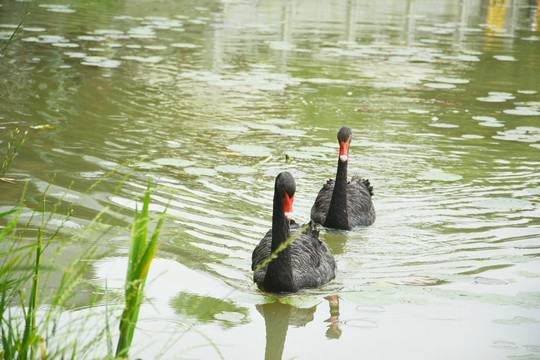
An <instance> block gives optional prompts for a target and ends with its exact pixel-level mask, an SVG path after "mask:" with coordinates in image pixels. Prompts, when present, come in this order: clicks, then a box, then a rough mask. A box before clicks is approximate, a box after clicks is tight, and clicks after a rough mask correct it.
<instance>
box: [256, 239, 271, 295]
mask: <svg viewBox="0 0 540 360" xmlns="http://www.w3.org/2000/svg"><path fill="white" fill-rule="evenodd" d="M271 245H272V229H270V230H268V232H267V233H266V235H264V237H263V238H262V240H261V241H260V242H259V244H258V245H257V246H256V247H255V250H253V254H252V255H251V270H253V271H255V269H257V267H258V266H259V265H260V264H262V263H263V261H265V260H266V259H268V258H269V257H270V253H271V250H270V249H271V248H270V246H271ZM267 267H268V266H265V267H263V268H261V269H260V270H259V271H257V272H256V273H255V274H253V281H254V282H255V283H257V285H259V286H262V284H263V281H264V277H265V276H266V268H267Z"/></svg>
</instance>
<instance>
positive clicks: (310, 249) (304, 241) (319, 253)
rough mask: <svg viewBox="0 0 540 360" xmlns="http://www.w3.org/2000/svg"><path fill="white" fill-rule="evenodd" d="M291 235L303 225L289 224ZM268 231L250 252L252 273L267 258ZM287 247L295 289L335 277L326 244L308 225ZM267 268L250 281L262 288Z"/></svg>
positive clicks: (268, 253)
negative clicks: (289, 250) (288, 247)
mask: <svg viewBox="0 0 540 360" xmlns="http://www.w3.org/2000/svg"><path fill="white" fill-rule="evenodd" d="M290 226H291V235H293V234H296V233H297V232H298V231H300V229H302V227H303V226H300V225H298V224H297V223H295V222H294V221H291V225H290ZM271 244H272V230H271V229H270V230H269V231H268V232H267V233H266V235H265V236H264V237H263V239H262V240H261V241H260V242H259V244H258V245H257V246H256V247H255V250H253V254H252V256H251V270H253V271H254V270H255V269H256V268H257V267H258V266H259V264H262V263H263V262H264V261H265V260H266V259H268V257H270V253H271V250H270V249H271V248H270V246H271ZM290 246H291V267H292V268H293V281H294V283H295V287H296V288H298V289H301V288H310V287H318V286H321V285H323V284H326V283H327V282H329V281H330V280H332V279H333V278H334V277H335V276H336V262H335V260H334V257H333V256H332V254H330V252H329V251H328V249H327V248H326V245H324V243H322V242H321V241H319V231H318V230H317V229H316V227H315V224H314V223H313V222H310V224H309V226H308V228H307V229H306V230H305V231H304V232H303V233H302V234H300V235H299V236H298V237H297V238H295V239H294V241H293V242H292V244H291V245H290ZM266 269H267V266H264V267H263V268H261V269H260V270H259V271H258V272H257V273H255V274H254V276H253V281H254V282H255V283H257V285H259V286H262V284H263V282H264V277H265V276H266Z"/></svg>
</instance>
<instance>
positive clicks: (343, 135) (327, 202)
mask: <svg viewBox="0 0 540 360" xmlns="http://www.w3.org/2000/svg"><path fill="white" fill-rule="evenodd" d="M351 138H352V131H351V129H350V128H349V127H347V126H343V127H342V128H341V129H339V132H338V141H339V143H340V159H339V160H338V169H337V174H336V180H332V179H330V180H328V182H327V183H326V184H325V185H324V186H323V187H322V189H321V190H320V191H319V194H318V195H317V198H316V199H315V203H314V204H313V207H312V208H311V220H313V221H315V222H316V223H319V224H321V225H323V226H325V227H329V228H333V229H341V230H351V228H353V227H356V226H368V225H371V224H373V222H374V221H375V207H374V206H373V202H372V201H371V196H372V195H373V187H372V186H371V185H370V183H369V180H367V179H361V178H359V177H356V176H354V177H353V178H352V179H351V181H350V182H347V163H348V152H349V144H350V141H351Z"/></svg>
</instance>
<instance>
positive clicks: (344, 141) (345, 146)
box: [337, 126, 352, 162]
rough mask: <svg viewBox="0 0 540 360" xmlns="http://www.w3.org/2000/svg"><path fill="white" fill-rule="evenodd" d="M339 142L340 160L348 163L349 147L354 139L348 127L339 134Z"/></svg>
mask: <svg viewBox="0 0 540 360" xmlns="http://www.w3.org/2000/svg"><path fill="white" fill-rule="evenodd" d="M337 139H338V142H339V160H340V161H341V162H346V161H347V160H348V159H349V145H350V144H351V139H352V130H351V128H350V127H348V126H342V127H341V129H339V131H338V133H337Z"/></svg>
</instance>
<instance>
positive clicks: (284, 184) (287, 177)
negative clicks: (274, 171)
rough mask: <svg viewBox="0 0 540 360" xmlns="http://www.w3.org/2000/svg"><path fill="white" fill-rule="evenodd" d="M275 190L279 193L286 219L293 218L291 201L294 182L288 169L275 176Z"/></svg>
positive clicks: (294, 190)
mask: <svg viewBox="0 0 540 360" xmlns="http://www.w3.org/2000/svg"><path fill="white" fill-rule="evenodd" d="M276 190H277V191H278V193H279V194H280V197H281V200H282V202H283V212H284V213H285V217H286V218H287V220H291V219H292V218H293V207H292V205H293V201H294V193H295V192H296V182H295V181H294V178H293V176H292V174H291V173H290V172H288V171H284V172H282V173H280V174H279V175H278V176H277V177H276Z"/></svg>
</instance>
